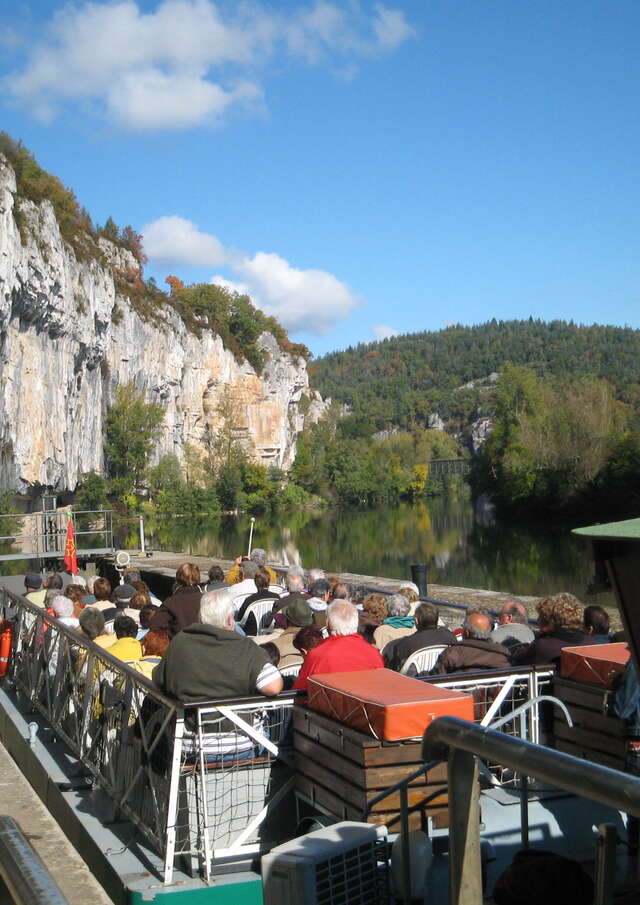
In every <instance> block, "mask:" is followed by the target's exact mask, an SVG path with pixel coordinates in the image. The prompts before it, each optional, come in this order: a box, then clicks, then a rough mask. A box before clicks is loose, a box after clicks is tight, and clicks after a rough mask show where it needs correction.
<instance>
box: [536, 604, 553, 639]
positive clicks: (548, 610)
mask: <svg viewBox="0 0 640 905" xmlns="http://www.w3.org/2000/svg"><path fill="white" fill-rule="evenodd" d="M536 612H537V613H538V627H539V628H540V631H541V632H549V631H551V629H552V628H553V597H543V599H542V600H539V601H538V603H537V604H536Z"/></svg>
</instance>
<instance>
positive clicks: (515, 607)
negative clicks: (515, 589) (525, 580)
mask: <svg viewBox="0 0 640 905" xmlns="http://www.w3.org/2000/svg"><path fill="white" fill-rule="evenodd" d="M500 612H501V613H505V614H506V615H509V616H511V621H512V622H519V623H520V625H528V624H529V620H528V619H527V609H526V607H525V605H524V604H523V603H520V602H519V601H517V600H510V601H508V603H505V604H504V606H503V607H502V608H501V610H500Z"/></svg>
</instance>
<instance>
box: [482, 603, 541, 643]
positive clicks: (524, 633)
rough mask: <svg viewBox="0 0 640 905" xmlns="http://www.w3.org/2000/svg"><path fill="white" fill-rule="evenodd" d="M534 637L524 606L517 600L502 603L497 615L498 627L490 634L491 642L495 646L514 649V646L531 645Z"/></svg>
mask: <svg viewBox="0 0 640 905" xmlns="http://www.w3.org/2000/svg"><path fill="white" fill-rule="evenodd" d="M534 637H535V636H534V632H533V629H532V628H531V627H530V625H529V620H528V619H527V609H526V607H525V605H524V604H523V603H520V601H519V600H508V601H507V602H506V603H503V604H502V606H501V608H500V613H499V614H498V625H497V627H496V628H494V630H493V631H492V632H491V640H492V641H495V643H496V644H504V645H505V646H506V647H514V646H515V645H516V644H531V642H532V641H533V639H534Z"/></svg>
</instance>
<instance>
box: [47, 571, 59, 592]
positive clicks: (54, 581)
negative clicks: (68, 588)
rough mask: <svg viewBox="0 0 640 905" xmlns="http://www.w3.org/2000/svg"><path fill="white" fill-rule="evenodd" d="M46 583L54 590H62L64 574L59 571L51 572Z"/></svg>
mask: <svg viewBox="0 0 640 905" xmlns="http://www.w3.org/2000/svg"><path fill="white" fill-rule="evenodd" d="M45 585H46V587H47V588H49V589H50V590H52V591H61V590H62V585H63V582H62V575H60V573H59V572H51V573H50V574H49V575H47V577H46V579H45Z"/></svg>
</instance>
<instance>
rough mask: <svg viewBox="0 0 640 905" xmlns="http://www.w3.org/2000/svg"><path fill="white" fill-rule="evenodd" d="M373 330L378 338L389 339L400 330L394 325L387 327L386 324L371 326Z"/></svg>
mask: <svg viewBox="0 0 640 905" xmlns="http://www.w3.org/2000/svg"><path fill="white" fill-rule="evenodd" d="M371 332H372V333H373V335H374V336H375V338H376V339H389V338H390V337H391V336H397V335H398V331H397V330H394V329H393V327H387V326H386V325H385V324H377V325H376V326H375V327H372V328H371Z"/></svg>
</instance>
